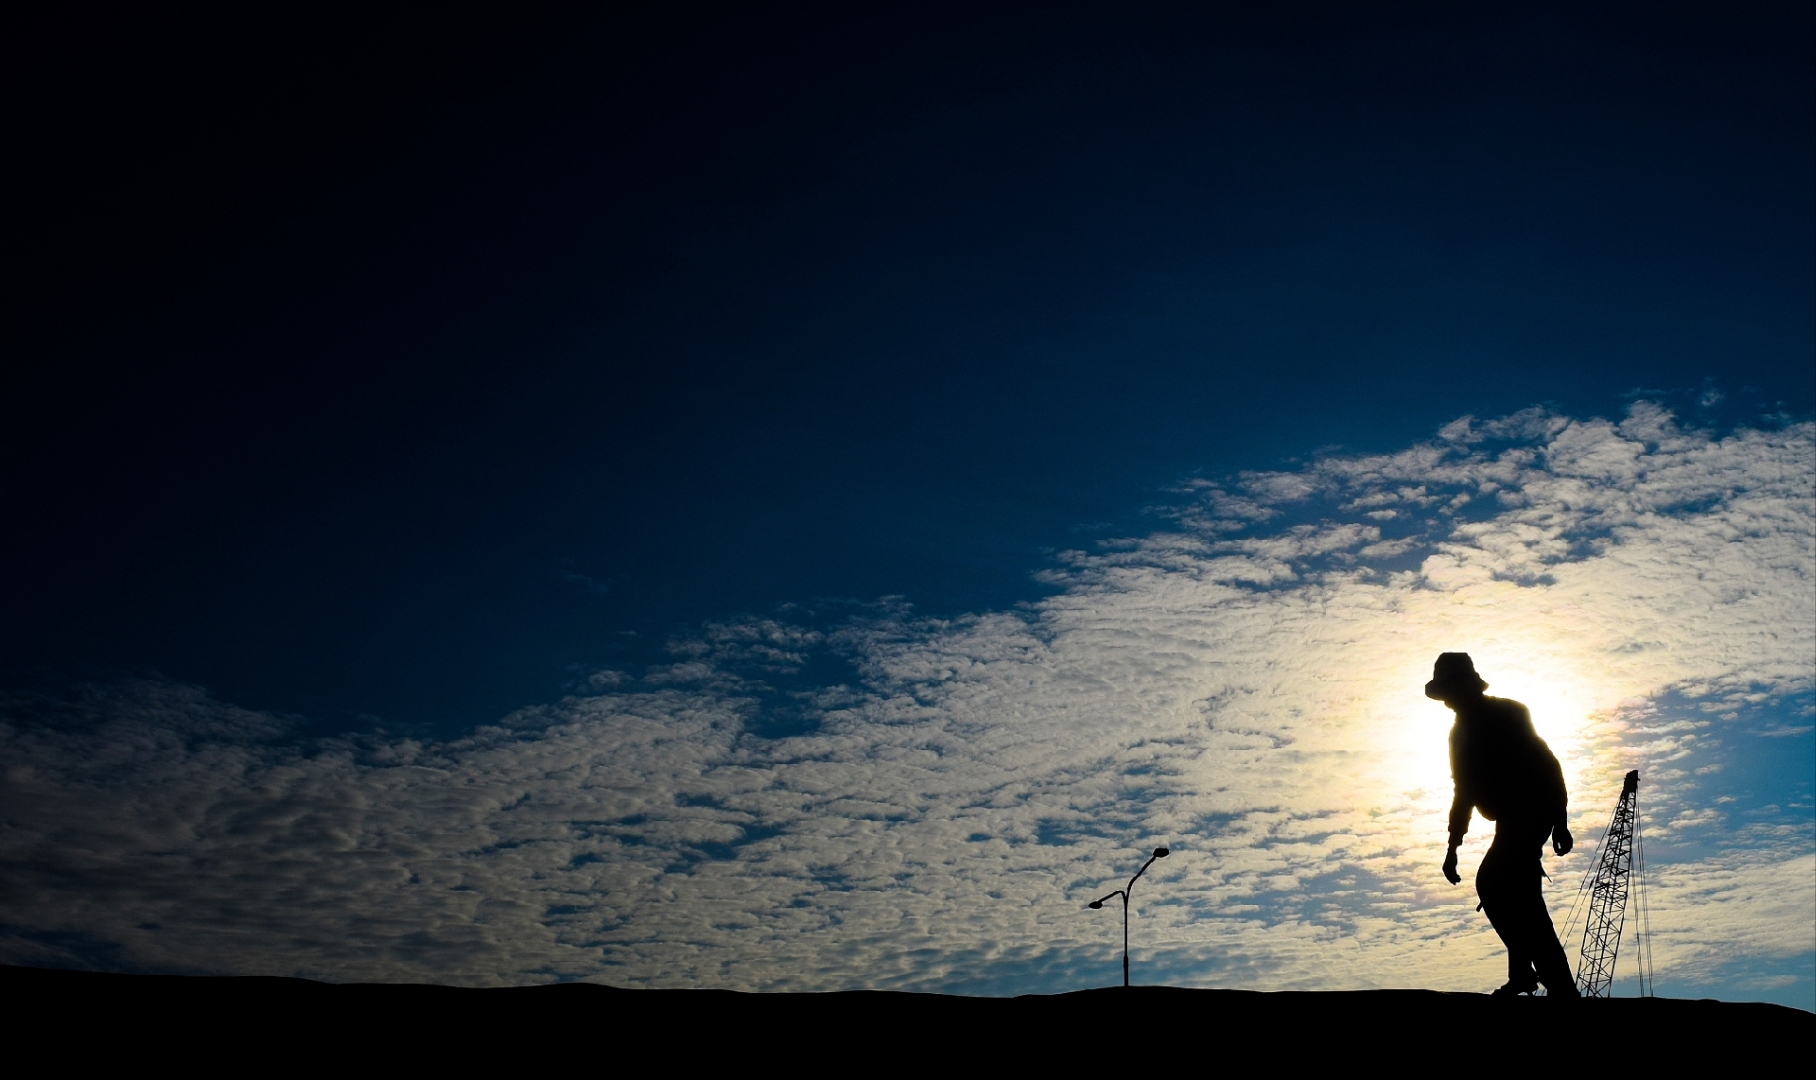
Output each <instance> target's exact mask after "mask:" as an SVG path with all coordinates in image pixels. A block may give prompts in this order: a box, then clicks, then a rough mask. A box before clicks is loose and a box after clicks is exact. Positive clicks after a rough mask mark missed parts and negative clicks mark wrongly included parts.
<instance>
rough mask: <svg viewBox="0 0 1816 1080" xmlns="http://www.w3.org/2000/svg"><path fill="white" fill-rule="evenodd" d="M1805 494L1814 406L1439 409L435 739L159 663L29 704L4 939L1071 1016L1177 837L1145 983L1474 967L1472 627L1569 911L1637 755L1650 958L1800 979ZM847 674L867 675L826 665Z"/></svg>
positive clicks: (758, 623)
mask: <svg viewBox="0 0 1816 1080" xmlns="http://www.w3.org/2000/svg"><path fill="white" fill-rule="evenodd" d="M1812 477H1816V428H1813V427H1812V425H1809V424H1802V425H1793V426H1781V427H1776V428H1770V429H1741V430H1736V431H1733V432H1730V433H1726V434H1718V433H1713V432H1709V431H1701V430H1694V429H1689V428H1685V427H1683V426H1681V425H1679V424H1678V423H1677V422H1676V421H1675V420H1674V419H1673V418H1672V417H1671V416H1670V415H1669V414H1667V413H1666V412H1664V411H1663V410H1661V409H1659V408H1658V407H1656V406H1653V405H1650V404H1647V403H1640V404H1638V405H1636V406H1634V407H1633V408H1632V409H1631V410H1630V411H1629V412H1628V414H1627V416H1626V417H1625V418H1624V419H1623V420H1621V421H1619V422H1612V421H1605V420H1575V419H1571V418H1567V417H1563V416H1558V415H1555V414H1552V413H1548V412H1544V411H1539V410H1533V411H1528V412H1525V413H1521V414H1518V415H1515V416H1511V417H1505V418H1501V419H1498V420H1492V421H1486V422H1482V421H1477V420H1474V419H1470V418H1465V419H1462V420H1458V421H1456V422H1455V423H1453V424H1450V425H1448V426H1446V427H1445V428H1443V429H1442V430H1441V431H1440V432H1439V433H1438V435H1437V436H1436V437H1434V438H1433V439H1432V440H1430V441H1428V442H1425V443H1421V444H1419V445H1416V446H1412V447H1409V448H1407V449H1405V450H1403V451H1401V452H1399V453H1394V454H1387V455H1378V456H1342V455H1334V456H1326V457H1322V458H1319V459H1317V460H1315V461H1313V462H1311V463H1310V464H1308V465H1306V466H1304V467H1303V468H1299V469H1296V470H1290V471H1282V472H1274V473H1261V474H1245V475H1243V476H1240V477H1235V478H1230V479H1228V480H1226V481H1223V482H1220V483H1198V482H1194V483H1191V484H1187V485H1185V486H1184V487H1183V488H1182V489H1181V491H1180V492H1179V493H1178V497H1177V498H1176V499H1175V501H1174V502H1172V503H1171V504H1169V505H1168V506H1166V507H1163V508H1161V509H1160V510H1159V511H1157V512H1158V513H1160V514H1162V515H1163V520H1164V522H1165V527H1164V528H1162V529H1160V530H1159V531H1156V532H1155V533H1153V534H1151V535H1148V536H1145V537H1140V538H1133V539H1129V540H1125V541H1117V542H1111V543H1106V544H1104V545H1101V546H1100V547H1098V548H1096V549H1094V550H1090V551H1076V552H1070V553H1066V554H1065V555H1063V556H1062V557H1061V559H1059V560H1058V562H1057V564H1056V566H1055V568H1053V569H1050V570H1049V571H1048V572H1047V576H1048V578H1049V579H1050V581H1051V583H1052V584H1053V585H1054V586H1056V593H1055V595H1053V596H1051V597H1050V598H1049V599H1047V600H1045V601H1042V602H1040V603H1037V604H1033V605H1031V606H1028V607H1025V608H1022V609H1018V610H1015V611H1011V612H993V613H984V614H978V615H974V616H969V617H966V618H962V619H955V620H929V619H922V618H917V617H915V616H914V615H913V614H912V612H911V611H909V610H908V609H905V608H892V607H890V606H887V605H881V606H877V607H874V608H867V609H862V610H859V611H858V612H857V613H856V614H854V615H850V616H848V617H843V618H842V619H841V620H839V621H837V622H836V624H823V625H817V626H812V625H803V624H804V623H807V622H811V620H807V619H801V620H797V621H790V619H789V618H786V617H784V616H785V615H786V614H787V613H786V612H783V613H781V614H778V615H777V616H776V617H773V618H751V619H748V620H743V621H734V622H729V623H726V624H722V625H716V626H708V627H704V628H702V629H701V631H700V632H699V633H698V634H697V635H695V636H694V637H691V638H689V639H686V640H680V641H677V642H675V643H674V645H673V648H674V657H673V661H674V662H673V663H672V664H668V665H665V666H662V667H659V668H655V669H652V670H648V671H644V672H641V673H639V674H638V675H637V676H636V677H631V676H628V675H624V674H622V673H603V674H602V675H601V677H599V678H597V679H595V680H593V682H592V685H593V686H594V687H595V688H597V689H598V691H599V692H598V693H596V694H594V695H592V696H576V697H572V698H568V699H566V700H563V701H560V702H558V703H555V704H550V705H545V706H538V707H533V708H527V709H524V710H521V711H520V712H518V713H516V714H514V715H512V716H509V717H507V718H504V719H503V720H501V721H500V723H498V724H497V725H496V726H492V727H488V728H484V729H480V730H477V731H474V732H472V733H471V734H469V735H468V736H466V737H464V738H460V739H457V740H453V741H445V742H417V741H410V740H400V739H396V738H392V737H387V736H383V735H371V736H366V737H360V738H346V739H340V740H333V741H327V742H320V741H317V742H302V741H299V740H297V739H294V738H291V737H289V736H288V735H287V734H286V724H285V722H284V721H282V720H281V719H278V718H274V717H270V716H266V715H262V714H258V713H253V712H249V711H246V710H243V709H238V708H236V707H234V706H232V705H230V704H226V703H223V702H220V701H216V700H213V699H211V698H210V697H209V696H208V695H207V694H206V693H204V692H202V691H199V690H196V689H194V688H190V687H184V686H178V685H170V684H164V683H149V682H148V683H127V684H116V685H111V686H106V687H97V688H94V689H93V690H92V691H90V692H89V693H88V694H87V695H86V696H80V697H77V698H73V699H71V698H65V699H59V700H54V701H53V700H39V699H26V698H14V699H11V700H9V701H7V702H5V706H6V713H5V716H6V720H5V723H4V725H3V726H0V741H3V745H0V755H3V760H4V763H5V772H4V786H3V787H0V798H3V800H4V802H3V805H0V813H3V815H4V833H0V862H3V863H4V867H5V869H4V872H3V873H0V923H3V924H4V935H3V936H0V958H4V959H5V960H7V961H10V962H14V963H58V964H71V963H74V964H104V965H108V966H115V967H124V968H137V969H157V970H178V971H215V972H241V973H268V974H298V975H307V976H315V977H323V978H329V979H337V980H353V979H361V980H432V981H439V982H452V983H464V984H496V983H521V982H534V981H547V980H552V979H574V978H589V979H596V980H600V981H605V982H610V983H616V984H621V985H640V986H724V987H733V988H744V989H772V990H773V989H803V990H805V989H829V988H848V987H896V988H916V989H943V990H951V991H971V992H996V993H1004V992H1019V991H1027V990H1061V989H1070V988H1074V987H1077V986H1081V985H1089V984H1093V983H1102V982H1106V981H1110V980H1111V979H1112V978H1113V977H1114V974H1115V972H1114V967H1113V963H1114V960H1113V957H1114V955H1115V949H1116V944H1117V932H1116V927H1115V925H1114V922H1115V918H1116V917H1115V915H1114V914H1113V913H1106V912H1089V911H1086V910H1085V909H1084V902H1085V901H1086V900H1088V899H1090V898H1091V897H1092V896H1093V895H1095V894H1098V893H1100V892H1102V891H1104V890H1105V889H1107V888H1111V887H1114V883H1116V882H1117V881H1118V879H1119V876H1126V874H1127V873H1128V872H1130V870H1131V869H1132V866H1133V864H1134V863H1135V862H1136V861H1137V860H1138V859H1139V858H1140V856H1141V854H1142V852H1143V849H1145V848H1147V847H1151V846H1153V845H1155V844H1159V843H1168V844H1171V845H1172V846H1173V847H1174V849H1175V852H1176V854H1175V856H1174V857H1173V858H1171V859H1168V860H1165V861H1163V862H1161V863H1158V864H1156V866H1155V868H1154V869H1153V870H1152V871H1150V878H1151V879H1152V880H1151V881H1144V886H1143V891H1141V892H1138V893H1137V905H1136V930H1135V939H1136V941H1137V942H1138V947H1137V961H1138V963H1140V964H1142V965H1144V967H1143V970H1144V971H1145V973H1146V975H1147V977H1148V978H1149V979H1152V980H1160V979H1167V980H1171V981H1174V982H1179V983H1186V984H1199V985H1233V986H1246V987H1252V988H1257V989H1270V988H1359V987H1369V986H1382V985H1425V986H1435V987H1439V988H1455V989H1484V988H1486V987H1488V986H1492V985H1494V984H1495V983H1496V982H1498V981H1499V960H1498V954H1497V947H1498V946H1497V943H1496V942H1495V941H1494V939H1493V938H1492V934H1491V932H1490V931H1488V929H1487V927H1486V924H1485V923H1484V922H1483V921H1482V920H1481V917H1480V916H1478V915H1476V914H1475V913H1474V911H1473V910H1472V909H1473V907H1474V897H1473V895H1471V894H1470V892H1469V890H1468V889H1467V888H1452V887H1450V886H1448V885H1445V884H1444V883H1443V881H1442V880H1441V879H1440V878H1439V877H1438V875H1437V873H1436V871H1435V869H1434V868H1435V866H1436V864H1437V862H1438V860H1439V858H1440V857H1441V845H1442V842H1443V833H1444V830H1443V813H1444V809H1445V807H1446V805H1447V802H1448V773H1447V768H1446V763H1445V758H1444V734H1445V731H1446V727H1447V723H1448V713H1447V712H1445V711H1444V710H1443V709H1442V707H1441V706H1438V705H1436V704H1434V703H1432V702H1429V701H1426V700H1425V699H1424V697H1423V696H1422V694H1421V693H1420V688H1421V686H1422V684H1423V682H1424V680H1425V679H1426V678H1427V677H1428V674H1429V670H1430V662H1431V659H1432V657H1433V656H1434V655H1435V654H1436V653H1438V652H1439V651H1442V650H1444V649H1455V648H1463V649H1468V650H1469V651H1470V652H1471V653H1473V654H1474V655H1475V656H1476V658H1477V660H1478V663H1479V665H1480V666H1481V668H1482V670H1483V672H1484V674H1485V675H1486V676H1487V677H1488V678H1489V679H1490V680H1491V681H1492V682H1493V683H1494V684H1495V685H1494V688H1493V690H1492V691H1491V692H1496V693H1505V694H1507V695H1508V696H1512V697H1517V698H1520V699H1521V700H1525V701H1527V702H1528V703H1529V704H1530V705H1532V706H1533V709H1534V714H1535V717H1536V719H1537V721H1538V723H1539V726H1540V728H1541V731H1542V732H1543V733H1544V734H1545V735H1546V736H1547V738H1548V739H1550V741H1551V743H1552V745H1553V747H1554V748H1555V749H1557V750H1558V751H1559V754H1560V757H1561V758H1563V759H1564V761H1565V763H1566V768H1567V770H1568V771H1569V774H1570V778H1571V784H1572V792H1573V803H1572V811H1573V817H1574V820H1575V822H1576V825H1577V831H1578V835H1579V837H1581V838H1582V839H1583V843H1582V845H1581V848H1582V850H1581V853H1579V854H1577V855H1573V856H1571V857H1570V858H1568V859H1566V860H1563V861H1560V862H1553V863H1552V866H1553V871H1554V877H1555V879H1556V884H1555V885H1554V886H1553V889H1552V897H1553V900H1554V901H1555V902H1556V903H1558V904H1559V905H1560V906H1562V905H1566V904H1567V903H1568V901H1569V893H1570V891H1571V890H1570V886H1571V885H1572V884H1574V881H1575V880H1576V877H1577V876H1578V875H1580V873H1581V872H1582V869H1583V867H1584V866H1585V865H1587V864H1586V861H1585V860H1587V859H1589V858H1592V857H1593V856H1592V853H1590V852H1589V850H1588V849H1589V848H1591V847H1592V843H1591V841H1593V839H1594V837H1595V836H1596V835H1597V834H1598V833H1599V830H1600V827H1601V825H1602V824H1603V823H1604V822H1605V821H1606V818H1607V814H1608V811H1609V810H1610V808H1611V807H1612V804H1613V799H1614V794H1615V792H1616V791H1617V790H1618V787H1619V784H1620V775H1621V773H1622V772H1624V771H1625V770H1626V769H1628V768H1640V769H1641V770H1643V772H1644V773H1645V776H1646V786H1645V787H1644V789H1643V792H1644V798H1643V805H1644V807H1645V811H1646V815H1647V816H1646V821H1647V829H1648V833H1647V836H1648V843H1649V848H1648V851H1649V853H1650V854H1651V856H1652V860H1653V867H1654V877H1655V888H1654V899H1653V909H1654V911H1653V918H1654V922H1655V924H1656V925H1657V927H1658V931H1659V933H1658V946H1657V952H1658V955H1657V960H1658V964H1659V967H1660V969H1661V970H1662V971H1664V972H1665V973H1666V974H1667V976H1668V977H1670V978H1673V979H1675V980H1677V983H1676V985H1678V986H1679V987H1683V988H1687V987H1692V986H1695V985H1699V980H1700V981H1701V982H1702V983H1707V982H1709V981H1710V980H1721V979H1729V980H1730V982H1731V979H1732V973H1733V966H1734V965H1735V964H1737V963H1741V964H1746V963H1754V964H1757V965H1758V966H1759V969H1760V970H1761V971H1764V972H1766V974H1764V975H1761V976H1760V979H1762V980H1764V981H1763V982H1761V983H1760V985H1770V984H1771V983H1772V980H1773V979H1777V980H1779V981H1780V983H1782V982H1783V980H1785V979H1791V980H1795V979H1797V978H1799V977H1800V976H1797V975H1796V974H1795V971H1796V970H1797V969H1798V967H1799V965H1804V966H1807V963H1808V957H1809V956H1810V954H1811V953H1812V951H1816V854H1813V842H1812V832H1811V828H1810V820H1811V816H1810V815H1811V811H1810V806H1809V790H1808V785H1807V784H1805V785H1803V787H1802V788H1801V789H1798V790H1794V791H1788V792H1782V793H1779V794H1777V795H1776V796H1775V797H1774V798H1775V799H1776V801H1769V802H1761V801H1760V800H1757V799H1756V800H1754V802H1753V803H1748V802H1746V800H1745V799H1743V798H1741V797H1739V796H1730V795H1724V794H1723V792H1724V791H1725V790H1726V789H1725V788H1723V787H1722V784H1723V783H1725V782H1726V781H1725V779H1724V777H1726V776H1728V775H1731V770H1730V772H1724V769H1728V768H1729V766H1731V765H1734V764H1735V763H1737V762H1738V763H1742V764H1744V763H1745V762H1747V761H1751V760H1755V759H1757V758H1759V757H1760V756H1761V755H1766V756H1769V755H1785V754H1791V755H1801V756H1802V757H1803V758H1808V757H1809V756H1810V746H1811V742H1810V735H1809V731H1808V727H1809V723H1808V716H1809V712H1810V707H1809V703H1810V697H1811V689H1812V680H1813V678H1816V671H1813V667H1816V660H1813V659H1812V658H1813V656H1816V600H1813V592H1812V573H1813V560H1816V555H1813V552H1812V534H1813V528H1816V516H1813V505H1812V504H1813V499H1812ZM826 657H836V658H839V659H842V660H843V661H845V662H846V663H847V664H848V665H849V668H848V670H849V671H850V672H851V676H850V677H849V678H848V679H846V680H844V681H843V682H842V683H839V684H829V685H811V684H810V683H809V682H808V681H807V680H806V679H805V678H804V675H803V673H804V672H806V671H809V670H813V671H817V670H822V669H823V668H824V666H825V665H823V664H816V658H819V659H824V658H826ZM1724 800H1725V801H1724ZM1799 800H1801V801H1799ZM1482 832H1483V829H1482V827H1481V826H1480V825H1478V827H1477V830H1476V833H1477V835H1476V836H1475V838H1474V839H1473V840H1472V843H1471V846H1470V848H1469V850H1468V852H1466V854H1467V855H1468V858H1469V859H1475V858H1479V856H1480V852H1481V850H1482V848H1483V845H1484V841H1485V838H1484V837H1483V836H1482V835H1481V834H1482ZM1440 948H1441V949H1442V951H1441V952H1439V951H1437V950H1439V949H1440ZM1786 965H1789V967H1788V968H1787V967H1786ZM1785 970H1790V971H1792V974H1790V975H1785V974H1783V971H1785ZM1724 972H1726V974H1724ZM1773 972H1778V974H1772V973H1773Z"/></svg>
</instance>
